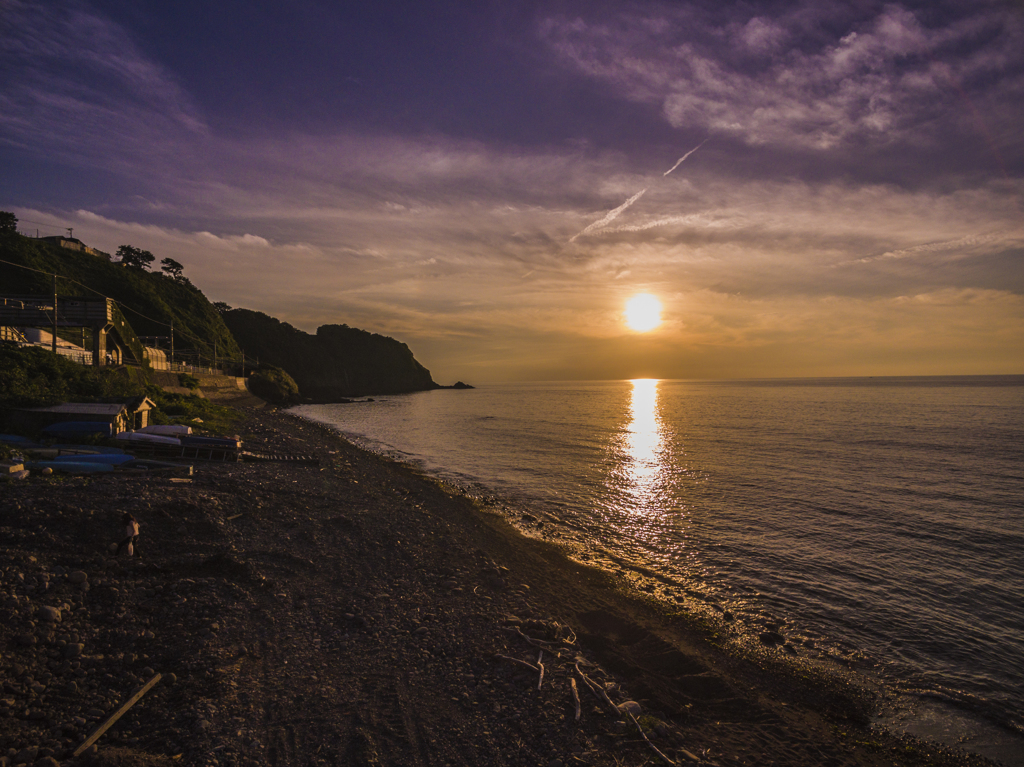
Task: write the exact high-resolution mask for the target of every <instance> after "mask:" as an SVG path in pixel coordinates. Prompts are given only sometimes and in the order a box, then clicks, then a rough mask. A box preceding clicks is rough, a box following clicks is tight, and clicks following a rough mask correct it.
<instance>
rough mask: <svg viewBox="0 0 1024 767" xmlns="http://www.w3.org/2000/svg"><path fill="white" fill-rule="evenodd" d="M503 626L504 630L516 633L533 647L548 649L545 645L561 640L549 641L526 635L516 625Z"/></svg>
mask: <svg viewBox="0 0 1024 767" xmlns="http://www.w3.org/2000/svg"><path fill="white" fill-rule="evenodd" d="M504 628H505V631H511V632H512V633H513V634H518V635H519V636H521V637H522V638H523V639H524V640H526V641H527V642H528V643H530V644H532V645H533V646H534V647H536V648H538V649H540V650H548V651H550V650H551V648H550V647H547V646H546V645H553V644H561V642H549V641H547V640H546V639H534V638H533V637H528V636H526V634H524V633H523V632H522V631H521V630H520V629H519V627H518V626H512V627H511V628H510V627H508V626H505V627H504Z"/></svg>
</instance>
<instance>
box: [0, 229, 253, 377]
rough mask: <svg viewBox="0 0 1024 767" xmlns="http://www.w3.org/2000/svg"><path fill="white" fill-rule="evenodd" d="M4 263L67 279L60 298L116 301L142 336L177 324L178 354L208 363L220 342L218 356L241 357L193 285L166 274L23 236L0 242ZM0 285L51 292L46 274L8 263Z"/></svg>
mask: <svg viewBox="0 0 1024 767" xmlns="http://www.w3.org/2000/svg"><path fill="white" fill-rule="evenodd" d="M0 260H3V261H10V262H13V263H14V264H19V265H21V266H28V267H31V268H32V269H37V270H40V271H43V272H48V273H53V274H57V275H58V276H59V277H60V278H63V279H58V280H57V291H58V294H59V295H62V296H81V297H94V298H95V297H99V295H104V296H107V297H109V298H113V299H114V300H116V301H117V302H118V303H119V304H120V305H121V308H122V309H123V310H124V313H125V316H126V317H127V319H128V322H129V323H130V324H131V326H132V328H133V329H134V330H135V332H136V333H137V334H139V335H140V336H158V335H159V336H166V335H168V333H169V330H168V328H167V326H166V325H167V324H170V323H171V322H173V323H174V336H175V347H176V349H179V350H186V349H195V350H198V351H199V352H200V353H201V354H202V356H203V357H204V358H206V359H210V358H212V356H213V344H214V342H216V344H217V354H218V356H219V357H232V356H235V355H238V354H239V348H238V344H237V343H236V342H235V339H234V337H233V336H232V335H231V331H229V330H228V328H227V326H226V325H225V324H224V320H223V319H222V318H221V315H220V313H219V312H217V310H216V309H214V307H213V305H212V304H211V303H210V302H209V301H208V300H207V299H206V296H204V295H203V293H202V291H200V290H199V289H197V288H195V287H193V286H192V285H191V284H190V283H187V282H176V281H174V280H173V279H171V278H170V277H168V276H166V275H165V274H163V273H162V272H155V273H154V272H146V271H141V270H137V269H128V268H125V267H123V266H120V265H119V264H114V263H111V262H109V261H106V260H105V259H102V258H97V257H95V256H90V255H87V254H85V253H77V252H75V251H72V250H66V249H64V248H60V247H57V246H55V245H50V244H48V243H44V242H42V241H39V240H33V239H31V238H28V237H22V236H20V235H13V236H11V235H8V236H3V237H0ZM76 283H81V284H76ZM0 285H2V286H3V287H2V292H3V293H4V294H35V295H52V292H53V280H52V278H51V277H50V276H49V275H48V274H39V273H38V272H32V271H27V270H25V269H19V268H18V267H16V266H11V265H9V264H5V263H0ZM83 286H86V287H83ZM88 288H92V290H89V289H88ZM98 294H99V295H98ZM140 315H144V316H140ZM147 318H151V319H147ZM154 320H155V321H154ZM161 323H164V324H161Z"/></svg>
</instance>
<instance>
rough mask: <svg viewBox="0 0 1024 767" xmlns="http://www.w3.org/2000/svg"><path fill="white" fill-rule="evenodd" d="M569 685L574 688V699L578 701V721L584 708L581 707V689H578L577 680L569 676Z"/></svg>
mask: <svg viewBox="0 0 1024 767" xmlns="http://www.w3.org/2000/svg"><path fill="white" fill-rule="evenodd" d="M569 686H570V687H571V688H572V699H573V700H574V701H576V721H577V722H578V721H579V720H580V714H581V713H582V712H583V709H582V708H581V707H580V691H579V690H577V689H576V680H575V679H574V678H573V677H569Z"/></svg>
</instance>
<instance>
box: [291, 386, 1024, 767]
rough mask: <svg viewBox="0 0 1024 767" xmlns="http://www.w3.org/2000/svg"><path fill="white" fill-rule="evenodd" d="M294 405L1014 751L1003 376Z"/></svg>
mask: <svg viewBox="0 0 1024 767" xmlns="http://www.w3.org/2000/svg"><path fill="white" fill-rule="evenodd" d="M296 411H297V412H298V413H299V414H300V415H303V416H305V417H307V418H311V419H313V420H317V421H321V422H324V423H327V424H330V425H332V426H334V427H336V428H337V429H339V430H340V431H342V432H343V433H345V434H347V435H349V436H350V437H352V438H354V439H355V441H357V442H359V443H361V444H363V445H364V446H367V447H370V448H372V449H376V450H378V451H380V452H384V453H387V454H389V455H392V456H394V457H397V458H399V459H401V460H403V461H406V462H410V463H414V464H416V465H419V466H420V467H422V468H423V469H424V470H426V471H427V472H429V473H432V474H435V475H438V476H442V477H444V478H446V479H449V480H453V481H456V482H458V483H460V484H462V485H463V486H466V487H467V488H468V489H470V491H472V492H478V493H484V494H487V495H496V496H498V497H500V498H502V499H504V501H505V503H506V504H507V505H508V507H509V508H510V509H512V510H514V511H521V512H528V513H529V514H530V515H531V516H532V517H535V518H537V519H539V520H540V521H541V522H543V525H542V530H543V533H544V535H546V536H549V537H553V538H555V539H559V540H562V541H564V542H565V543H566V545H567V546H568V547H569V548H571V549H573V550H574V551H575V552H576V553H577V554H578V555H579V556H581V557H584V558H588V559H590V560H591V561H594V562H595V563H598V564H600V565H602V566H605V567H611V568H615V569H620V570H622V571H623V572H624V574H625V575H626V576H627V577H634V578H635V579H636V580H637V583H638V584H639V585H641V586H642V585H643V584H645V583H646V584H648V585H647V588H648V589H650V588H651V586H650V583H651V582H652V581H653V582H654V583H656V584H657V586H656V588H657V592H658V593H659V594H661V595H663V596H664V597H665V598H669V599H677V600H681V601H682V600H685V602H686V603H687V604H698V605H700V604H702V605H706V606H708V608H709V609H713V610H717V611H718V613H719V614H721V615H728V617H731V618H732V625H733V626H735V627H737V629H738V630H740V631H741V632H743V631H747V632H749V633H751V634H756V633H758V632H759V631H760V630H761V627H763V626H765V625H777V626H779V627H780V629H781V631H782V633H783V634H785V635H786V636H788V637H789V638H790V639H791V640H792V641H793V643H794V644H795V645H796V646H797V648H798V651H799V655H805V656H812V655H813V656H821V655H824V656H825V657H831V658H835V659H840V660H844V661H851V660H852V661H854V662H855V663H856V665H857V666H858V667H859V668H861V669H868V670H869V672H870V673H872V674H874V675H876V676H878V677H879V678H881V679H882V680H883V681H885V682H887V683H889V684H892V685H894V686H895V687H897V688H898V689H900V690H902V691H904V692H907V693H909V694H911V695H912V696H913V699H915V700H917V699H919V700H921V701H927V703H922V704H921V706H920V710H919V712H918V714H916V715H915V716H913V717H910V718H909V719H907V720H906V721H904V722H902V725H903V726H905V727H906V728H907V729H909V730H910V731H915V728H916V732H917V734H923V735H926V736H929V737H936V738H939V739H946V740H956V739H958V738H961V739H964V746H965V747H966V748H968V749H971V750H975V751H978V752H980V753H985V754H986V755H988V756H992V757H994V758H998V759H999V760H1001V761H1003V762H1005V763H1007V764H1013V765H1018V764H1024V757H1022V756H1021V755H1022V754H1024V741H1022V740H1020V739H1018V736H1019V734H1020V733H1024V642H1022V637H1024V607H1022V604H1024V377H1003V376H999V377H967V378H963V377H955V378H878V379H813V380H809V379H800V380H782V381H780V380H768V381H742V382H693V381H654V380H638V381H604V382H584V383H577V382H574V383H564V382H560V383H532V384H508V385H486V386H481V387H479V388H478V389H475V390H472V391H451V390H441V391H434V392H423V393H419V394H411V395H402V396H390V397H388V396H385V397H378V398H376V400H375V401H374V402H370V403H355V404H346V405H308V406H302V407H299V408H297V409H296ZM513 516H515V514H513ZM993 725H995V726H993Z"/></svg>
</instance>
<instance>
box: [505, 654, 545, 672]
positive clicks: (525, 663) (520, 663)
mask: <svg viewBox="0 0 1024 767" xmlns="http://www.w3.org/2000/svg"><path fill="white" fill-rule="evenodd" d="M494 657H495V658H501V659H502V660H507V661H511V662H512V663H518V664H519V665H520V666H526V668H528V669H530V671H540V669H539V668H537V667H536V666H534V665H533V664H532V663H527V662H526V661H525V660H519V658H513V657H512V656H510V655H502V654H501V653H495V654H494Z"/></svg>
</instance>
